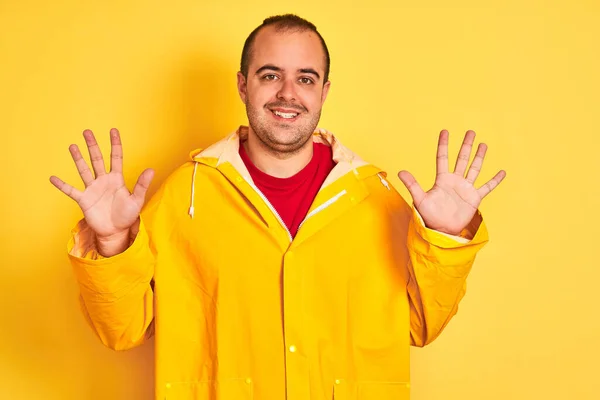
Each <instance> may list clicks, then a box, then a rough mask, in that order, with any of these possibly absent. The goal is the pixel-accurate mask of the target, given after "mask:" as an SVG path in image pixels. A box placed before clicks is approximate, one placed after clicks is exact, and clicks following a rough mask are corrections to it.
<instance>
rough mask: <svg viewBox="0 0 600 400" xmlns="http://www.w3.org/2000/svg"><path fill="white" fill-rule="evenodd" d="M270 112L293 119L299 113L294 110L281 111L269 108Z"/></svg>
mask: <svg viewBox="0 0 600 400" xmlns="http://www.w3.org/2000/svg"><path fill="white" fill-rule="evenodd" d="M271 112H272V113H273V114H275V115H276V116H277V117H280V118H283V119H294V118H296V117H297V116H298V115H300V113H296V112H281V111H277V110H271Z"/></svg>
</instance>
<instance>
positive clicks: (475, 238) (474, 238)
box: [412, 206, 488, 247]
mask: <svg viewBox="0 0 600 400" xmlns="http://www.w3.org/2000/svg"><path fill="white" fill-rule="evenodd" d="M412 209H413V222H414V226H415V228H416V230H417V233H418V234H419V236H421V237H422V238H423V239H424V240H425V241H427V242H429V243H432V244H437V245H439V246H440V247H460V246H461V245H468V244H474V243H481V242H485V241H487V240H488V232H487V228H486V226H485V224H484V221H483V218H482V217H481V213H480V211H479V210H477V216H476V218H473V220H472V221H471V222H470V223H469V225H468V226H467V227H466V228H465V229H463V230H462V232H461V233H460V234H459V235H450V234H448V233H444V232H440V231H436V230H433V229H430V228H428V227H427V226H425V222H424V221H423V218H422V217H421V214H419V212H418V211H417V208H416V207H414V206H413V207H412Z"/></svg>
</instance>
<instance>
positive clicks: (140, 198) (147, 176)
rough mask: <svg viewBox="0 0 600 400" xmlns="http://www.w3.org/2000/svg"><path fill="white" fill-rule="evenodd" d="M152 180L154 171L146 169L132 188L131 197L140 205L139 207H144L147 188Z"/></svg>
mask: <svg viewBox="0 0 600 400" xmlns="http://www.w3.org/2000/svg"><path fill="white" fill-rule="evenodd" d="M152 178H154V170H153V169H151V168H148V169H147V170H145V171H144V172H142V173H141V175H140V177H139V178H138V180H137V182H136V184H135V186H134V187H133V197H134V199H135V201H136V202H137V203H138V204H139V205H140V207H141V206H142V205H144V200H145V198H146V192H147V191H148V187H150V183H151V182H152Z"/></svg>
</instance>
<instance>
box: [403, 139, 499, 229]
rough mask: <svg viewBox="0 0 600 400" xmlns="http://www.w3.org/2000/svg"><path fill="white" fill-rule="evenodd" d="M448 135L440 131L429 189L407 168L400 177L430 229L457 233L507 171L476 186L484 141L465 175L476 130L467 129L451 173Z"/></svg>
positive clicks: (468, 221) (484, 150) (467, 222)
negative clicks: (433, 179)
mask: <svg viewBox="0 0 600 400" xmlns="http://www.w3.org/2000/svg"><path fill="white" fill-rule="evenodd" d="M448 136H449V134H448V131H446V130H443V131H442V132H440V137H439V142H438V149H437V175H436V178H435V183H434V185H433V187H432V188H431V189H430V190H429V191H427V192H424V191H423V189H422V188H421V186H420V185H419V183H418V182H417V181H416V179H415V178H414V177H413V176H412V174H411V173H410V172H408V171H400V172H399V173H398V177H399V178H400V180H401V181H402V183H404V185H405V186H406V188H407V189H408V191H409V192H410V195H411V196H412V198H413V202H414V204H415V207H416V209H417V211H418V212H419V214H421V217H422V218H423V221H424V222H425V225H426V226H427V227H428V228H430V229H434V230H437V231H440V232H444V233H448V234H450V235H458V234H460V232H462V230H463V229H464V228H465V227H467V225H468V224H469V223H470V222H471V220H472V219H473V217H474V216H475V214H476V213H477V209H478V207H479V204H481V201H482V200H483V198H484V197H485V196H487V195H488V194H489V193H490V192H491V191H492V190H494V189H495V188H496V187H497V186H498V185H499V184H500V182H502V180H503V179H504V177H505V176H506V172H505V171H503V170H501V171H499V172H498V173H497V174H496V175H495V176H494V177H493V178H492V179H490V180H489V181H488V182H486V183H485V184H484V185H482V186H481V187H479V188H475V186H474V183H475V180H476V179H477V176H478V175H479V171H480V170H481V167H482V165H483V159H484V157H485V153H486V150H487V146H486V145H485V144H484V143H481V144H479V146H478V148H477V153H476V154H475V158H474V159H473V162H472V163H471V166H470V168H469V170H468V172H467V173H466V177H465V171H466V170H467V164H468V162H469V159H470V157H471V150H472V147H473V141H474V139H475V132H473V131H467V133H466V135H465V138H464V140H463V144H462V146H461V148H460V152H459V154H458V158H457V160H456V165H455V167H454V172H449V171H448Z"/></svg>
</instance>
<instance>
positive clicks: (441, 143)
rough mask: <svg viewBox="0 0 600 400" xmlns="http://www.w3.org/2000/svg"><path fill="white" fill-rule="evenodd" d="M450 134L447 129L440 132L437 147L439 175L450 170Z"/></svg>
mask: <svg viewBox="0 0 600 400" xmlns="http://www.w3.org/2000/svg"><path fill="white" fill-rule="evenodd" d="M448 136H449V133H448V131H447V130H445V129H444V130H443V131H441V132H440V137H439V139H438V148H437V163H436V166H437V175H439V174H444V173H446V172H448Z"/></svg>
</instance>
